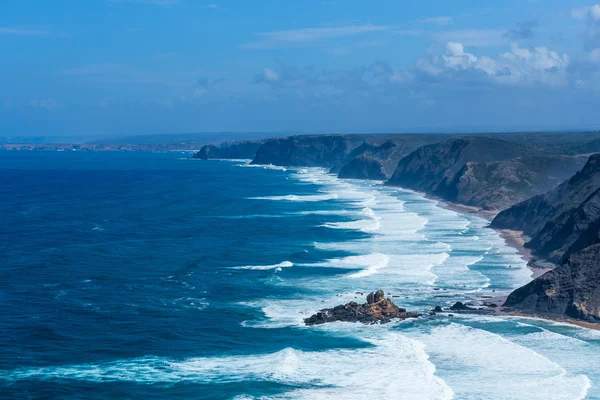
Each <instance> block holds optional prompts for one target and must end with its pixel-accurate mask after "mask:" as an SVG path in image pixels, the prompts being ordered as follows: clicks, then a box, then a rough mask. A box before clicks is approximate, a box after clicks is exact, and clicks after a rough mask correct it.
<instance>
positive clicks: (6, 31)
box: [0, 27, 48, 36]
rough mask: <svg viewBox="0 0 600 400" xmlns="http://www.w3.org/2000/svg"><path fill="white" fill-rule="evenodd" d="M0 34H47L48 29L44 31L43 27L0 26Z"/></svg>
mask: <svg viewBox="0 0 600 400" xmlns="http://www.w3.org/2000/svg"><path fill="white" fill-rule="evenodd" d="M0 35H15V36H45V35H48V31H45V30H43V29H24V28H3V27H0Z"/></svg>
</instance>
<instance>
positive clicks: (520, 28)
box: [505, 21, 538, 40]
mask: <svg viewBox="0 0 600 400" xmlns="http://www.w3.org/2000/svg"><path fill="white" fill-rule="evenodd" d="M537 26H538V23H537V21H525V22H519V23H517V27H516V28H513V29H509V30H508V32H506V34H505V36H506V37H508V38H510V39H515V40H518V39H531V38H532V37H533V36H534V35H535V33H534V31H533V29H534V28H536V27H537Z"/></svg>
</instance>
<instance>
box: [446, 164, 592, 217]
mask: <svg viewBox="0 0 600 400" xmlns="http://www.w3.org/2000/svg"><path fill="white" fill-rule="evenodd" d="M586 161H587V157H584V156H577V157H570V156H530V157H520V158H516V159H512V160H502V161H492V162H487V163H482V162H468V163H466V164H465V165H464V166H463V167H462V169H461V170H460V171H458V173H457V174H456V175H455V176H454V179H453V180H452V182H451V183H450V184H449V185H448V187H447V189H446V191H445V193H444V198H445V199H446V200H450V201H452V202H455V203H459V204H464V205H468V206H476V207H481V208H483V209H484V210H503V209H505V208H507V207H510V206H512V205H514V204H517V203H519V202H521V201H523V200H526V199H529V198H530V197H533V196H536V195H539V194H543V193H546V192H548V191H549V190H552V189H554V188H556V187H557V186H558V185H560V184H561V183H562V182H564V181H565V180H566V179H569V178H570V177H572V176H573V174H575V173H576V172H577V171H579V170H580V169H581V168H582V167H583V166H584V165H585V163H586Z"/></svg>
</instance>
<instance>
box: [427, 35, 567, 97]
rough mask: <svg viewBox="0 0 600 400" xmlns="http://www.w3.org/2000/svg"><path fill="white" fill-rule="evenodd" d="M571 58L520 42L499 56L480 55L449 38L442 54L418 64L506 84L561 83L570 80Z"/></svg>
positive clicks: (439, 72) (430, 71)
mask: <svg viewBox="0 0 600 400" xmlns="http://www.w3.org/2000/svg"><path fill="white" fill-rule="evenodd" d="M569 61H570V60H569V57H568V56H567V55H566V54H563V55H559V54H558V53H557V52H555V51H551V50H548V49H547V48H546V47H535V48H531V49H524V48H520V47H519V46H518V45H516V44H515V45H513V46H512V48H511V50H510V51H509V52H505V53H501V54H499V55H498V56H496V57H495V58H494V57H487V56H481V57H477V56H476V55H474V54H472V53H469V52H466V51H465V49H464V46H463V45H462V44H461V43H456V42H449V43H447V44H446V47H445V48H444V50H443V52H442V54H436V53H432V54H429V56H428V57H425V58H421V59H419V60H418V61H417V64H416V68H417V70H419V71H422V72H423V73H425V74H428V75H432V76H443V77H446V78H449V79H453V78H454V79H461V78H467V77H470V78H479V79H484V80H487V81H490V82H493V83H496V84H503V85H547V86H559V85H563V84H566V83H567V81H568V79H567V67H568V66H569ZM465 74H466V75H465Z"/></svg>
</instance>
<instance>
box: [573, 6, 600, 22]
mask: <svg viewBox="0 0 600 400" xmlns="http://www.w3.org/2000/svg"><path fill="white" fill-rule="evenodd" d="M571 17H573V19H579V20H585V19H588V18H591V19H593V20H595V21H600V4H594V5H592V6H586V7H579V8H574V9H572V10H571Z"/></svg>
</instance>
